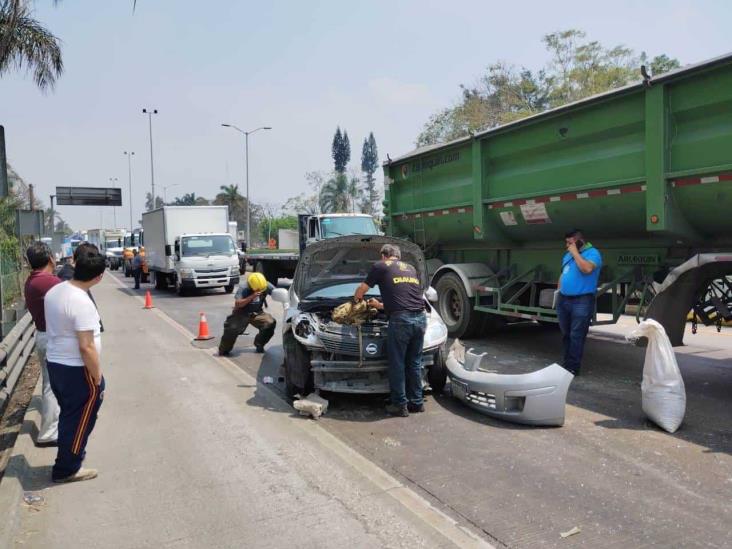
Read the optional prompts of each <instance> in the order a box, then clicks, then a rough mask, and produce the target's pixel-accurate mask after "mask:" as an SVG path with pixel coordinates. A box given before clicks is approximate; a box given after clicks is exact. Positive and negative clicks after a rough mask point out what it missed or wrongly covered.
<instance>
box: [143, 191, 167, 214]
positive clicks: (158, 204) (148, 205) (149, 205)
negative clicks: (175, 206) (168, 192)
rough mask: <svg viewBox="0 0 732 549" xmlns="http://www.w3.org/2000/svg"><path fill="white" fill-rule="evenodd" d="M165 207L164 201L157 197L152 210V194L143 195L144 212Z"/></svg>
mask: <svg viewBox="0 0 732 549" xmlns="http://www.w3.org/2000/svg"><path fill="white" fill-rule="evenodd" d="M163 206H165V201H163V199H162V198H160V197H159V196H156V197H155V208H153V201H152V193H145V210H147V211H148V212H149V211H150V210H154V209H156V208H162V207H163Z"/></svg>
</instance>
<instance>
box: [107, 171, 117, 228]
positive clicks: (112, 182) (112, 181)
mask: <svg viewBox="0 0 732 549" xmlns="http://www.w3.org/2000/svg"><path fill="white" fill-rule="evenodd" d="M118 181H119V179H117V178H116V177H110V178H109V185H110V187H114V186H115V185H116V184H117V182H118ZM112 215H114V227H112V228H113V229H115V230H117V206H112Z"/></svg>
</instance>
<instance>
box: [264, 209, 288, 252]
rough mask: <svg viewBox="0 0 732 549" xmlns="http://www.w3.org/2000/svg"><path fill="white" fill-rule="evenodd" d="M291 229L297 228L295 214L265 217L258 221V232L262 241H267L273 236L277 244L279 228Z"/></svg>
mask: <svg viewBox="0 0 732 549" xmlns="http://www.w3.org/2000/svg"><path fill="white" fill-rule="evenodd" d="M280 229H293V230H297V216H294V215H284V216H280V217H274V218H267V219H263V220H262V221H260V222H259V234H260V237H261V238H262V240H263V241H264V242H268V241H269V239H270V238H274V239H275V241H276V242H277V245H278V246H279V243H280V239H279V230H280Z"/></svg>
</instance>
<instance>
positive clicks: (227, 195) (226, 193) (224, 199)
mask: <svg viewBox="0 0 732 549" xmlns="http://www.w3.org/2000/svg"><path fill="white" fill-rule="evenodd" d="M219 188H220V189H221V192H220V193H219V194H217V195H216V198H215V199H214V204H221V205H225V206H228V207H229V219H231V220H236V221H239V217H240V215H241V214H242V213H243V212H245V211H246V207H247V199H246V198H244V197H243V196H242V195H241V194H239V185H221V187H219Z"/></svg>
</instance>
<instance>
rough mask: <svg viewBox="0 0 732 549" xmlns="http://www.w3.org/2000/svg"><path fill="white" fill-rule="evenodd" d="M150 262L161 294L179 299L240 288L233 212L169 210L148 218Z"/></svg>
mask: <svg viewBox="0 0 732 549" xmlns="http://www.w3.org/2000/svg"><path fill="white" fill-rule="evenodd" d="M142 227H143V230H144V235H145V237H144V238H145V243H144V246H145V257H146V260H147V265H148V268H149V270H150V273H151V276H152V277H153V280H152V282H153V283H154V284H155V287H156V288H158V289H165V288H167V287H169V286H172V287H175V290H176V292H177V293H178V295H184V294H186V293H187V292H188V291H189V290H194V289H201V288H222V287H223V288H224V290H225V292H226V293H231V292H232V291H233V290H234V288H235V287H236V285H237V284H239V260H238V257H237V252H236V244H235V242H234V240H233V238H232V237H231V234H230V233H229V208H228V207H227V206H163V207H162V208H158V209H156V210H152V211H149V212H145V213H143V214H142Z"/></svg>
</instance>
